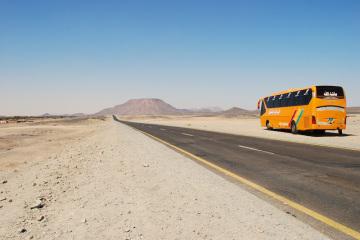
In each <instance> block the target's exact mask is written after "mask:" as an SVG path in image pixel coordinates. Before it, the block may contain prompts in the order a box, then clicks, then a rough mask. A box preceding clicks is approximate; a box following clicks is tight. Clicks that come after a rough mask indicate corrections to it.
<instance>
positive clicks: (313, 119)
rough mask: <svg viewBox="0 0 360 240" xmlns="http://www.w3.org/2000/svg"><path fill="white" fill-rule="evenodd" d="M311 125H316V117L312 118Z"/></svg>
mask: <svg viewBox="0 0 360 240" xmlns="http://www.w3.org/2000/svg"><path fill="white" fill-rule="evenodd" d="M311 123H312V124H316V117H315V116H312V118H311Z"/></svg>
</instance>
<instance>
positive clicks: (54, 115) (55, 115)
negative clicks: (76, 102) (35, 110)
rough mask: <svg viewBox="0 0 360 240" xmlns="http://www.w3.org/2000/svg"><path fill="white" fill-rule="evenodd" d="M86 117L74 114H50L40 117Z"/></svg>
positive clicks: (81, 114) (82, 114)
mask: <svg viewBox="0 0 360 240" xmlns="http://www.w3.org/2000/svg"><path fill="white" fill-rule="evenodd" d="M83 116H85V114H84V113H73V114H50V113H44V114H43V115H40V117H83Z"/></svg>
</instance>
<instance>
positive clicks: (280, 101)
mask: <svg viewBox="0 0 360 240" xmlns="http://www.w3.org/2000/svg"><path fill="white" fill-rule="evenodd" d="M279 107H284V94H280V96H279Z"/></svg>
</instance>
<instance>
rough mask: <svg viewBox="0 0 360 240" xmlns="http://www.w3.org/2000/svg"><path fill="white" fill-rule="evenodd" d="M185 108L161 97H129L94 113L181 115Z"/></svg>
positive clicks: (185, 111)
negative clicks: (167, 101) (121, 102)
mask: <svg viewBox="0 0 360 240" xmlns="http://www.w3.org/2000/svg"><path fill="white" fill-rule="evenodd" d="M187 112H188V111H187V110H183V109H177V108H175V107H173V106H171V105H170V104H168V103H166V102H164V101H163V100H161V99H156V98H141V99H131V100H129V101H127V102H125V103H123V104H120V105H116V106H114V107H111V108H106V109H104V110H101V111H100V112H98V113H96V115H111V114H115V115H181V114H185V113H187Z"/></svg>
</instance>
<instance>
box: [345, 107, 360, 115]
mask: <svg viewBox="0 0 360 240" xmlns="http://www.w3.org/2000/svg"><path fill="white" fill-rule="evenodd" d="M346 112H347V113H350V114H356V113H357V114H360V107H347V108H346Z"/></svg>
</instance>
